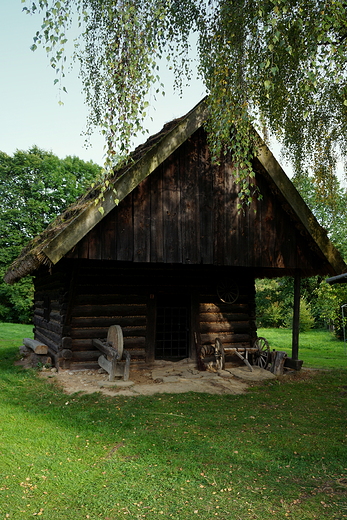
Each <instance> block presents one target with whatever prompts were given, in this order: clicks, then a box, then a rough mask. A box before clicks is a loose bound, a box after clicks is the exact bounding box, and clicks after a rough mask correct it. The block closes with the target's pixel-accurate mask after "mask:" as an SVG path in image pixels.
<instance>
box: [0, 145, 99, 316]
mask: <svg viewBox="0 0 347 520" xmlns="http://www.w3.org/2000/svg"><path fill="white" fill-rule="evenodd" d="M100 170H101V168H100V167H99V166H98V165H96V164H94V163H92V162H84V161H82V160H81V159H79V158H78V157H66V158H65V159H59V158H58V157H57V156H56V155H53V154H52V153H51V152H46V151H44V150H41V149H39V148H37V147H36V146H34V147H32V148H31V149H30V150H28V151H21V150H17V151H16V152H15V153H14V154H13V157H11V156H9V155H7V154H5V153H4V152H1V151H0V280H1V281H0V320H3V321H17V322H23V321H28V319H29V318H30V312H31V304H32V301H31V299H32V296H33V288H32V281H31V277H26V278H24V279H22V280H21V281H20V282H18V283H17V284H16V285H15V286H9V285H7V284H5V282H4V281H3V277H4V274H5V272H6V271H7V269H8V268H9V267H10V264H11V263H12V262H13V260H14V259H15V258H16V257H17V256H18V255H19V253H20V252H21V250H22V248H23V247H24V246H25V245H26V243H27V242H28V241H29V240H30V239H31V238H33V237H35V236H37V235H38V234H39V233H41V231H43V230H44V229H45V228H46V227H47V225H48V224H49V222H50V221H51V220H53V219H54V218H55V217H56V216H57V215H59V214H60V213H61V212H62V211H63V210H64V209H65V208H66V207H67V206H68V205H69V204H70V203H72V202H75V199H76V198H77V197H78V195H80V194H81V193H83V191H84V190H85V189H86V188H87V187H89V186H90V184H91V183H92V181H93V180H94V179H95V178H96V177H97V176H98V174H99V173H100Z"/></svg>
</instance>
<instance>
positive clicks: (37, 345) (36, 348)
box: [23, 338, 48, 355]
mask: <svg viewBox="0 0 347 520" xmlns="http://www.w3.org/2000/svg"><path fill="white" fill-rule="evenodd" d="M23 343H24V345H25V346H26V347H28V348H31V350H32V351H33V352H35V354H41V355H42V354H47V353H48V347H47V345H46V344H45V343H42V342H41V341H37V340H35V339H31V338H24V339H23Z"/></svg>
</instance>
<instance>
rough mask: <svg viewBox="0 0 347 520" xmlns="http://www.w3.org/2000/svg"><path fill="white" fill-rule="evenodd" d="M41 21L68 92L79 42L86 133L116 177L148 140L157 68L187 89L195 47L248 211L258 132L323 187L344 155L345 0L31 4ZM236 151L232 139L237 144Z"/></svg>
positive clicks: (218, 142)
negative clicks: (70, 62) (74, 28)
mask: <svg viewBox="0 0 347 520" xmlns="http://www.w3.org/2000/svg"><path fill="white" fill-rule="evenodd" d="M22 1H24V2H25V1H26V3H27V4H28V5H27V6H26V7H24V9H25V10H26V11H27V12H28V13H35V12H40V13H41V16H42V17H43V21H42V25H41V29H40V30H39V31H38V32H37V33H36V35H35V37H34V45H33V49H35V48H36V47H37V46H38V45H42V46H43V47H44V48H45V49H46V51H47V52H48V54H49V56H50V62H51V65H52V67H53V68H55V70H56V71H57V73H58V76H57V79H56V81H57V82H58V81H63V77H64V74H65V70H66V63H67V56H66V44H67V38H68V36H67V35H68V31H69V28H70V27H71V25H72V24H73V23H74V22H76V23H77V25H78V30H79V38H78V40H77V42H76V47H75V50H74V53H73V59H74V60H75V61H76V60H77V61H78V62H79V64H80V74H81V78H82V82H83V87H84V91H85V96H86V101H87V103H88V105H89V107H90V119H89V125H90V126H91V127H92V126H93V125H96V126H101V128H102V131H103V133H104V134H105V139H106V143H107V150H108V154H107V157H108V167H109V168H112V166H113V157H114V156H117V157H118V156H119V154H121V155H123V156H126V155H127V154H128V152H129V148H130V146H131V138H132V136H133V135H134V134H135V133H138V132H139V131H141V130H142V129H143V120H144V117H145V115H146V109H147V106H148V97H147V96H148V92H149V90H150V88H151V87H152V86H153V85H154V84H155V85H156V89H157V92H158V93H159V92H160V91H161V90H162V86H161V85H160V77H159V63H160V60H162V59H163V58H166V59H168V60H170V63H171V64H172V67H173V69H174V72H175V77H176V87H177V88H179V89H180V88H182V85H183V84H184V81H185V80H188V81H189V79H190V74H191V69H190V63H191V61H190V60H191V59H193V58H194V55H195V53H192V52H191V49H190V36H191V35H192V34H195V35H196V36H197V41H198V45H197V58H198V63H199V65H198V74H199V75H200V76H201V78H202V79H203V81H204V83H205V85H206V88H207V91H208V93H209V98H208V104H209V109H210V111H209V121H208V123H207V124H208V129H209V131H210V146H211V149H212V154H213V157H214V158H215V160H217V161H218V158H219V157H220V154H221V153H224V152H225V151H226V150H227V149H229V150H230V149H231V151H232V153H233V154H234V158H235V164H236V167H237V172H238V175H239V181H240V190H241V192H242V197H243V200H244V201H246V202H247V201H248V200H249V199H250V198H251V197H252V195H253V192H252V175H253V173H252V169H251V160H252V157H253V156H254V154H255V153H256V150H257V145H258V140H257V136H256V135H255V133H254V132H252V131H251V130H250V124H252V125H255V126H256V127H258V129H262V128H263V127H264V128H266V129H267V130H268V131H269V132H270V133H271V134H273V135H275V136H276V137H277V138H278V139H279V140H280V142H282V143H283V145H284V150H285V152H286V154H287V157H288V158H289V159H290V160H291V161H292V163H293V166H294V169H295V170H296V171H300V170H301V169H302V168H303V167H304V166H305V167H311V168H312V169H313V170H316V171H317V172H318V173H319V175H320V176H321V177H322V178H323V179H325V178H327V177H328V176H329V175H331V173H332V172H334V169H335V167H336V160H337V156H338V154H339V153H341V154H342V156H343V157H346V153H347V137H346V136H347V132H346V130H347V129H346V122H347V117H346V116H347V76H346V61H347V56H346V51H345V49H346V42H347V16H346V14H347V4H346V2H344V1H338V0H336V1H335V0H324V1H323V0H302V1H297V0H235V1H232V0H179V1H178V0H146V1H143V0H59V1H58V0H37V1H36V2H32V0H22ZM231 136H232V137H233V139H230V137H231Z"/></svg>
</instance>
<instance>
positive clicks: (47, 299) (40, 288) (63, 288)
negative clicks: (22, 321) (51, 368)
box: [33, 268, 70, 365]
mask: <svg viewBox="0 0 347 520" xmlns="http://www.w3.org/2000/svg"><path fill="white" fill-rule="evenodd" d="M69 279H70V273H69V274H68V273H65V272H64V271H62V270H60V269H59V270H55V272H54V273H52V274H47V272H46V270H45V269H43V268H41V269H40V270H39V271H38V273H37V276H36V277H35V295H34V316H33V323H34V335H35V340H38V341H40V342H42V343H44V344H45V345H47V346H48V349H49V353H50V355H51V356H52V357H53V360H54V362H55V364H56V365H59V354H58V353H59V351H60V350H61V349H62V338H63V336H64V335H65V334H64V332H65V331H64V324H65V322H66V312H67V307H68V288H69Z"/></svg>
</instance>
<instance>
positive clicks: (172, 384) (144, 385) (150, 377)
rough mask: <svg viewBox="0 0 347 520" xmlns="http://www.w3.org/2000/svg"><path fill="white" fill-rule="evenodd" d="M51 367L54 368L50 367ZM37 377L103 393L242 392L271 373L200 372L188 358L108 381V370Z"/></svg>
mask: <svg viewBox="0 0 347 520" xmlns="http://www.w3.org/2000/svg"><path fill="white" fill-rule="evenodd" d="M53 370H54V369H53ZM40 377H44V378H49V379H52V380H53V381H55V382H56V383H57V384H58V385H59V386H61V388H63V390H64V392H66V393H67V394H73V393H76V392H82V393H94V392H101V393H102V394H105V395H111V396H116V395H123V396H138V395H153V394H161V393H183V392H202V393H210V394H218V395H222V394H234V395H237V394H242V393H244V392H246V390H247V388H248V387H249V386H250V385H252V384H254V383H256V382H261V381H265V380H268V379H274V378H275V376H274V375H273V374H272V373H271V372H269V371H267V370H264V369H262V368H259V367H253V371H252V372H251V371H250V370H249V368H248V367H246V366H228V365H227V366H226V368H225V370H221V371H219V372H208V371H205V372H201V371H198V370H197V369H196V366H195V364H194V363H191V362H189V360H182V361H179V362H169V361H156V362H155V363H153V365H151V366H150V367H143V366H142V367H141V366H133V367H131V370H130V377H129V380H128V381H123V380H122V379H121V378H120V379H117V380H116V381H114V382H110V381H108V374H107V373H106V372H104V371H103V370H102V369H101V370H59V371H58V372H55V371H53V372H52V371H51V370H50V369H46V370H42V371H41V372H40Z"/></svg>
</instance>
